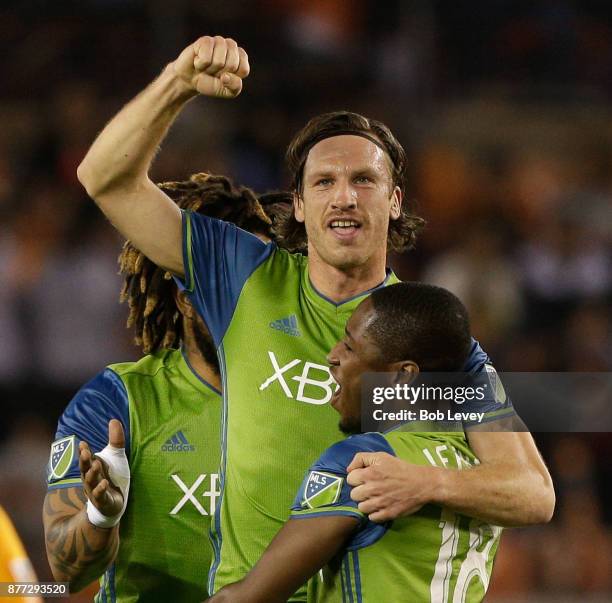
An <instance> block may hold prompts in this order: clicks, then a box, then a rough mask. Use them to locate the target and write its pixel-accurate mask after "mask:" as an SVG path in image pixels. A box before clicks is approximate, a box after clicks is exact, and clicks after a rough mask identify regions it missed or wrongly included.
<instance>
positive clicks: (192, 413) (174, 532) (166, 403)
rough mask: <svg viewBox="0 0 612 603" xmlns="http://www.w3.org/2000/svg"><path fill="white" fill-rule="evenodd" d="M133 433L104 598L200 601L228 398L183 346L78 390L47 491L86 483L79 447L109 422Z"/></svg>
mask: <svg viewBox="0 0 612 603" xmlns="http://www.w3.org/2000/svg"><path fill="white" fill-rule="evenodd" d="M113 418H115V419H119V420H120V421H121V422H122V424H123V428H124V430H125V433H126V454H127V456H128V459H129V464H130V472H131V484H130V492H129V496H128V505H127V508H126V511H125V514H124V516H123V517H122V519H121V523H120V546H119V552H118V554H117V557H116V559H115V562H114V563H113V564H112V566H111V567H110V568H109V569H108V571H107V572H106V573H105V574H104V575H103V576H102V578H101V580H100V591H99V593H98V595H97V596H96V601H98V602H104V603H106V602H107V601H109V602H110V601H119V602H122V603H123V602H126V603H127V602H128V601H129V602H133V601H140V602H144V601H151V602H161V601H164V602H166V601H185V602H187V601H201V600H203V599H205V598H206V597H207V596H208V591H207V588H206V578H207V574H208V569H209V567H210V564H211V562H212V546H211V543H210V538H209V531H210V523H211V518H212V516H213V514H214V512H215V506H216V501H217V497H218V495H219V490H218V479H217V478H218V473H217V470H218V467H219V462H220V432H219V430H220V424H221V396H220V393H219V392H218V391H217V390H215V389H214V388H212V386H210V385H209V384H208V383H206V382H205V381H203V380H201V379H200V378H199V377H198V376H197V375H196V374H195V373H194V372H193V371H192V370H191V368H190V367H189V365H188V363H187V361H186V359H185V357H184V356H183V354H182V352H181V351H180V350H164V351H160V352H157V353H155V354H151V355H149V356H145V357H144V358H142V359H141V360H139V361H138V362H129V363H123V364H114V365H111V366H109V367H108V368H107V369H106V370H104V371H103V372H102V373H100V374H99V375H98V376H97V377H95V378H94V379H93V380H92V381H90V382H89V383H88V384H86V385H85V386H84V387H83V388H81V390H79V392H78V393H77V394H76V396H75V397H74V399H73V400H72V401H71V402H70V404H69V405H68V407H67V408H66V410H65V412H64V414H63V415H62V417H61V418H60V421H59V425H58V429H57V434H56V441H55V442H54V443H53V445H52V450H51V458H50V461H49V489H55V488H62V487H69V486H75V485H79V484H80V483H81V480H80V474H79V467H78V449H77V447H78V442H79V440H85V441H87V442H88V443H89V445H90V447H91V449H92V450H93V451H94V452H97V451H99V450H101V449H102V448H104V447H105V446H106V444H107V442H108V421H109V420H110V419H113Z"/></svg>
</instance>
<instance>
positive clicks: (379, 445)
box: [292, 431, 501, 603]
mask: <svg viewBox="0 0 612 603" xmlns="http://www.w3.org/2000/svg"><path fill="white" fill-rule="evenodd" d="M358 451H369V452H387V453H388V454H392V455H395V456H397V457H398V458H400V459H402V460H405V461H408V462H410V463H412V464H416V465H428V464H431V465H434V466H438V467H444V468H447V469H448V470H461V469H464V468H466V467H470V466H471V465H473V464H474V463H476V462H477V461H476V459H475V456H474V454H473V453H472V451H471V450H470V448H469V447H468V445H467V442H466V440H465V437H464V436H463V434H418V433H407V432H402V431H395V432H391V433H388V434H385V435H383V434H379V433H367V434H363V435H359V436H353V437H350V438H348V439H346V440H344V441H342V442H339V443H337V444H335V445H333V446H332V447H330V448H329V449H328V450H326V451H325V452H324V453H323V454H322V455H321V457H320V458H319V459H318V460H317V461H316V462H315V463H314V464H313V465H312V467H311V468H310V470H309V471H308V473H307V474H306V477H305V479H304V480H303V482H302V486H301V487H300V490H299V492H298V495H297V498H296V500H295V502H294V505H293V507H292V518H295V519H303V518H307V517H317V516H321V515H349V516H354V517H356V518H358V519H359V521H360V523H359V527H358V529H357V532H356V533H355V534H354V535H353V536H352V538H351V540H350V542H349V543H348V545H347V547H346V548H345V550H344V551H343V552H342V554H341V555H339V556H338V558H337V559H336V560H334V562H332V563H330V564H329V565H328V566H326V567H325V568H324V569H323V571H322V572H320V573H319V575H318V576H317V577H316V578H315V580H314V581H313V583H312V585H311V594H312V596H311V600H312V601H317V602H318V603H332V602H333V603H336V602H340V601H342V603H349V602H351V603H352V602H357V601H361V602H362V603H379V602H381V601H384V602H386V601H410V603H463V602H466V603H478V602H479V601H482V600H483V598H484V595H485V593H486V591H487V588H488V585H489V580H490V577H491V571H492V569H493V560H494V557H495V554H496V552H497V547H498V545H499V539H500V536H501V528H500V527H498V526H494V525H490V524H488V523H485V522H482V521H479V520H477V519H472V518H469V517H465V516H462V515H460V514H457V513H453V512H452V511H450V510H449V509H444V508H441V507H438V506H435V505H426V506H425V507H423V508H422V509H421V510H420V511H419V512H417V513H415V514H414V515H410V516H408V517H404V518H401V519H398V520H395V521H393V522H390V523H388V524H384V525H381V524H375V523H373V522H371V521H369V520H368V519H367V516H365V515H364V514H363V513H361V512H360V511H359V510H358V508H357V503H356V502H355V501H353V500H351V497H350V491H351V488H350V486H349V485H348V484H347V483H346V476H347V473H346V467H347V466H348V464H349V463H350V462H351V460H352V458H353V456H354V455H355V453H356V452H358Z"/></svg>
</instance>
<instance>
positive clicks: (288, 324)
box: [270, 314, 302, 337]
mask: <svg viewBox="0 0 612 603" xmlns="http://www.w3.org/2000/svg"><path fill="white" fill-rule="evenodd" d="M270 328H272V329H276V330H277V331H281V332H283V333H287V335H292V336H293V337H300V336H301V335H302V334H301V333H300V331H299V329H298V324H297V318H296V317H295V314H292V315H291V316H287V318H279V319H278V320H273V321H272V322H271V323H270Z"/></svg>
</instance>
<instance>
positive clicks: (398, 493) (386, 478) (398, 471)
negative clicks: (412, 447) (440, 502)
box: [347, 452, 437, 522]
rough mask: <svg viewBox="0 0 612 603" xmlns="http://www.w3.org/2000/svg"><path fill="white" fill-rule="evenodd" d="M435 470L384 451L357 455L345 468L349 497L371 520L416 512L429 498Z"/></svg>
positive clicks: (387, 519)
mask: <svg viewBox="0 0 612 603" xmlns="http://www.w3.org/2000/svg"><path fill="white" fill-rule="evenodd" d="M436 469H437V468H436V467H424V466H419V465H413V464H411V463H407V462H406V461H403V460H401V459H399V458H397V457H396V456H393V455H391V454H388V453H386V452H358V453H357V454H356V455H355V457H354V458H353V460H352V461H351V464H350V465H349V466H348V468H347V470H348V472H349V473H348V478H347V482H348V484H349V485H350V486H353V489H352V490H351V498H352V499H353V500H354V501H357V502H358V503H359V510H360V511H361V512H362V513H366V514H367V515H368V517H369V518H370V519H371V520H372V521H376V522H385V521H391V520H393V519H397V518H398V517H403V516H405V515H411V514H412V513H416V512H417V511H418V510H419V509H420V508H421V507H422V506H423V505H424V504H426V503H427V502H429V501H430V500H431V499H432V496H431V489H432V487H433V484H434V483H436V480H435V479H434V478H435V475H434V473H435V472H436Z"/></svg>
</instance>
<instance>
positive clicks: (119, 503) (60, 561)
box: [43, 420, 125, 592]
mask: <svg viewBox="0 0 612 603" xmlns="http://www.w3.org/2000/svg"><path fill="white" fill-rule="evenodd" d="M109 444H110V445H112V446H114V447H115V448H118V449H119V448H123V447H124V445H125V441H124V434H123V429H122V427H121V423H120V422H119V421H116V420H112V421H111V422H110V423H109ZM79 468H80V471H81V479H82V480H83V486H82V487H81V486H75V487H68V488H58V489H56V490H50V491H49V492H48V493H47V495H46V497H45V504H44V507H43V524H44V529H45V544H46V549H47V559H48V561H49V566H50V567H51V571H52V573H53V577H54V578H55V579H56V580H57V581H58V582H59V581H62V582H69V583H70V590H71V591H73V592H76V591H79V590H81V589H83V588H85V586H87V585H88V584H90V583H91V582H92V581H93V580H95V579H97V578H99V577H100V576H101V575H102V574H103V573H104V572H105V571H106V569H107V568H108V566H109V565H110V564H111V563H112V562H113V561H114V559H115V557H116V555H117V550H118V549H119V524H117V525H115V526H114V527H110V528H105V527H98V526H96V525H94V524H93V523H91V521H90V519H89V518H88V515H87V511H86V506H87V500H88V499H89V500H90V501H91V502H92V503H93V505H95V507H96V508H97V509H98V510H99V511H100V513H102V514H103V515H104V516H106V517H113V516H116V515H117V514H118V513H120V512H121V510H122V508H123V502H124V501H123V496H122V494H121V492H120V491H119V490H118V489H117V488H116V487H115V486H114V485H113V484H112V482H111V481H110V480H109V477H108V475H107V469H106V467H105V466H104V465H103V463H102V462H101V461H100V459H97V458H95V457H94V456H93V455H92V453H91V450H90V449H89V446H88V445H87V444H86V443H85V442H81V443H80V446H79Z"/></svg>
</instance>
